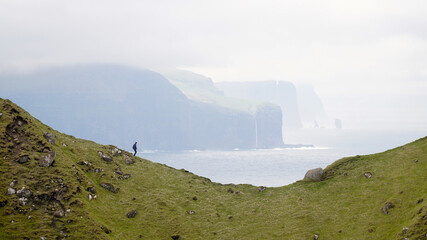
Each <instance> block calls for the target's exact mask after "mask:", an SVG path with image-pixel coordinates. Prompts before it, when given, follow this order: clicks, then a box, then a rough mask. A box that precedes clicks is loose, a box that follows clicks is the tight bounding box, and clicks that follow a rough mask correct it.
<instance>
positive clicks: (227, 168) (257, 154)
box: [138, 129, 427, 187]
mask: <svg viewBox="0 0 427 240" xmlns="http://www.w3.org/2000/svg"><path fill="white" fill-rule="evenodd" d="M424 136H427V131H412V130H346V129H303V130H295V131H289V132H287V133H286V134H285V143H287V144H297V143H303V144H313V145H314V146H315V147H313V148H295V149H253V150H237V149H236V150H233V151H200V150H192V151H180V152H157V151H145V152H142V153H138V155H139V156H140V157H144V158H147V159H150V160H152V161H155V162H158V163H163V164H166V165H168V166H171V167H174V168H177V169H186V170H188V171H190V172H192V173H195V174H197V175H200V176H203V177H207V178H209V179H211V180H212V181H213V182H219V183H223V184H228V183H233V184H252V185H256V186H268V187H278V186H283V185H287V184H291V183H293V182H295V181H298V180H301V179H302V178H303V177H304V174H305V173H306V171H307V170H309V169H312V168H317V167H322V168H325V167H326V166H328V165H329V164H331V163H333V162H334V161H336V160H338V159H340V158H342V157H346V156H354V155H365V154H372V153H378V152H382V151H386V150H388V149H392V148H395V147H398V146H401V145H404V144H406V143H409V142H412V141H415V140H417V139H419V138H422V137H424Z"/></svg>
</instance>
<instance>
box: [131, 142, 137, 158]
mask: <svg viewBox="0 0 427 240" xmlns="http://www.w3.org/2000/svg"><path fill="white" fill-rule="evenodd" d="M136 144H137V142H135V144H133V146H132V148H133V150H134V151H135V153H134V154H133V155H134V156H135V155H136Z"/></svg>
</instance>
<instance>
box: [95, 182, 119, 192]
mask: <svg viewBox="0 0 427 240" xmlns="http://www.w3.org/2000/svg"><path fill="white" fill-rule="evenodd" d="M99 185H101V187H103V188H105V189H107V190H108V191H110V192H112V193H117V192H118V191H119V188H117V189H115V188H114V186H113V184H111V183H101V184H99Z"/></svg>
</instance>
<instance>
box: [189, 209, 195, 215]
mask: <svg viewBox="0 0 427 240" xmlns="http://www.w3.org/2000/svg"><path fill="white" fill-rule="evenodd" d="M195 213H196V212H195V211H193V210H190V211H188V214H190V215H193V214H195Z"/></svg>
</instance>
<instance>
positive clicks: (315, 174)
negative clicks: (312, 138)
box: [304, 168, 323, 181]
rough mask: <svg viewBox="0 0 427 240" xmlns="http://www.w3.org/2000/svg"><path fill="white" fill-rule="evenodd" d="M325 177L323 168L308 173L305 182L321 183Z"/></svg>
mask: <svg viewBox="0 0 427 240" xmlns="http://www.w3.org/2000/svg"><path fill="white" fill-rule="evenodd" d="M322 175H323V169H322V168H315V169H311V170H308V171H307V173H306V174H305V176H304V180H311V181H320V179H321V178H322Z"/></svg>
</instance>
